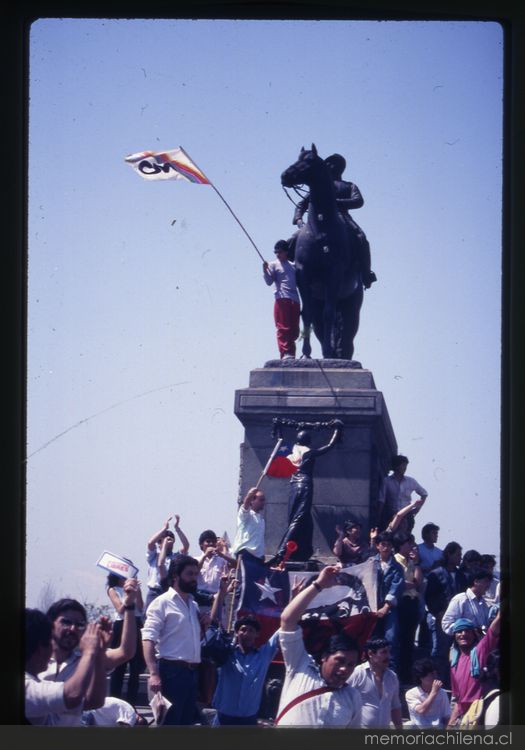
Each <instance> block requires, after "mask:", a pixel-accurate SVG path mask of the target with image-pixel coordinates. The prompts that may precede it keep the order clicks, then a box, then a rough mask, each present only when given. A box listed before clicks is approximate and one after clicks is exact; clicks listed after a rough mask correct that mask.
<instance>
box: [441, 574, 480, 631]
mask: <svg viewBox="0 0 525 750" xmlns="http://www.w3.org/2000/svg"><path fill="white" fill-rule="evenodd" d="M467 581H468V588H467V590H466V591H462V592H461V593H460V594H456V595H455V596H453V597H452V599H451V600H450V602H449V604H448V607H447V609H446V610H445V614H444V615H443V619H442V620H441V627H442V628H443V632H444V633H446V634H447V635H452V634H453V625H454V623H455V622H456V620H459V619H461V618H467V619H468V620H471V621H472V622H473V623H474V625H475V626H476V627H477V628H480V629H481V630H482V631H483V632H484V633H485V632H486V630H487V627H488V625H489V612H490V606H489V605H488V604H487V602H486V600H485V592H486V591H487V589H488V587H489V586H490V582H491V581H492V573H489V571H488V570H483V569H481V568H478V569H477V570H473V571H472V572H470V573H469V575H468V579H467Z"/></svg>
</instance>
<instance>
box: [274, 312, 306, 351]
mask: <svg viewBox="0 0 525 750" xmlns="http://www.w3.org/2000/svg"><path fill="white" fill-rule="evenodd" d="M300 311H301V306H300V305H299V303H298V302H296V301H295V300H293V299H276V300H275V304H274V307H273V317H274V319H275V326H276V328H277V346H278V347H279V354H280V355H281V359H282V357H284V355H285V354H292V355H293V356H294V357H295V341H296V339H297V338H298V336H299V313H300Z"/></svg>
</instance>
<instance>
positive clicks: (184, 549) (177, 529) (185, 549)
mask: <svg viewBox="0 0 525 750" xmlns="http://www.w3.org/2000/svg"><path fill="white" fill-rule="evenodd" d="M179 523H180V516H175V523H174V524H173V528H174V529H175V532H176V534H177V536H178V537H179V539H180V543H181V544H182V549H181V552H182V554H183V555H187V554H188V550H189V548H190V543H189V542H188V537H187V536H186V534H185V533H184V532H183V530H182V529H181V528H180V526H179Z"/></svg>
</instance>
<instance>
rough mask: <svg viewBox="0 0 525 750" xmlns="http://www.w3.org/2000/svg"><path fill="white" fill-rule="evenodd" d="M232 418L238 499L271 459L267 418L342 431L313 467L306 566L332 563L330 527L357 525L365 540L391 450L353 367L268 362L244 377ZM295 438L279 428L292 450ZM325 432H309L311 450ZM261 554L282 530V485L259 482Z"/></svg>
mask: <svg viewBox="0 0 525 750" xmlns="http://www.w3.org/2000/svg"><path fill="white" fill-rule="evenodd" d="M235 414H236V415H237V417H238V418H239V419H240V421H241V422H242V424H243V425H244V428H245V437H244V442H243V443H242V445H241V462H240V464H241V465H240V477H239V498H240V499H241V498H242V497H244V495H245V493H246V492H247V490H248V489H249V488H250V487H252V486H254V485H255V484H256V483H257V481H258V479H259V477H260V475H261V473H262V471H263V469H264V467H265V465H266V463H267V461H268V458H269V456H270V454H271V452H272V449H273V447H274V445H275V442H276V440H275V438H274V437H273V436H272V424H273V423H272V420H273V419H274V417H281V418H285V419H293V420H296V421H304V422H327V421H329V420H331V419H335V418H337V419H340V420H342V421H343V423H344V439H343V443H342V444H339V445H337V446H336V447H335V448H334V449H333V450H332V451H330V452H329V453H327V454H326V455H324V456H320V457H319V458H318V459H317V461H316V466H315V477H314V496H313V509H312V516H313V521H314V535H313V547H314V555H313V557H314V558H318V559H321V560H322V559H323V558H331V557H332V547H333V544H334V541H335V538H336V531H335V526H336V525H337V524H340V523H343V522H344V521H346V520H348V519H352V520H357V521H359V522H360V523H361V524H362V526H363V533H364V534H367V533H368V529H369V526H370V525H372V524H373V523H375V521H376V503H377V497H378V493H379V486H380V482H381V480H382V478H383V477H384V476H385V475H386V474H387V473H388V470H389V468H390V461H391V459H392V456H393V455H395V454H396V453H397V444H396V440H395V436H394V432H393V429H392V425H391V422H390V418H389V416H388V411H387V408H386V404H385V402H384V399H383V394H382V393H381V392H380V391H378V390H377V389H376V387H375V383H374V379H373V376H372V373H371V372H370V370H366V369H364V368H363V367H362V366H361V364H360V363H359V362H355V361H353V360H337V359H335V360H330V359H328V360H315V359H310V360H303V359H300V360H270V361H269V362H267V363H266V364H265V365H264V367H262V368H259V369H255V370H252V372H251V373H250V380H249V386H248V388H244V389H240V390H238V391H236V393H235ZM295 435H296V432H295V430H294V429H293V428H288V427H286V428H284V429H283V437H284V439H285V442H286V443H287V444H290V445H291V444H292V443H293V442H294V439H295ZM330 437H331V432H330V431H329V430H326V431H325V430H323V431H314V432H313V433H312V438H313V442H312V446H313V447H319V446H321V445H325V444H326V443H327V442H328V440H329V438H330ZM261 487H262V489H263V490H264V492H265V494H266V498H267V505H266V511H265V514H266V554H267V555H269V556H272V555H273V554H275V552H276V551H277V546H278V544H279V541H280V540H281V538H282V536H283V533H284V531H285V530H286V528H287V526H288V490H289V481H288V480H286V479H272V478H269V477H265V479H263V482H262V485H261Z"/></svg>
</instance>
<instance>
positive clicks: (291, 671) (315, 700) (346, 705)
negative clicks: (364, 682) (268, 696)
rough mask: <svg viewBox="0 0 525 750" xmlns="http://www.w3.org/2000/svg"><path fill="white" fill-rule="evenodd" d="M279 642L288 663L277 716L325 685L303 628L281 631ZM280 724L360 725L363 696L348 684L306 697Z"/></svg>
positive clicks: (297, 725)
mask: <svg viewBox="0 0 525 750" xmlns="http://www.w3.org/2000/svg"><path fill="white" fill-rule="evenodd" d="M279 642H280V644H281V651H282V655H283V659H284V663H285V665H286V674H285V678H284V685H283V689H282V693H281V699H280V701H279V710H278V712H277V715H278V716H279V714H280V713H281V711H282V710H283V709H284V708H286V706H287V705H288V704H289V703H290V702H291V701H293V700H294V698H296V697H297V696H299V695H303V694H304V693H307V692H309V691H310V690H315V689H316V688H319V687H323V686H325V685H326V683H325V681H324V680H323V678H322V677H321V674H320V672H319V667H318V666H317V664H316V663H315V661H314V660H313V659H312V657H311V656H310V654H309V653H308V652H307V651H306V649H305V647H304V642H303V631H302V630H301V628H298V629H297V630H295V631H293V632H291V633H288V632H286V631H284V630H279ZM278 726H280V727H285V726H296V727H300V726H309V727H312V726H324V727H326V726H340V727H341V726H346V727H360V726H361V697H360V695H359V693H358V691H357V690H355V689H354V688H352V687H350V685H345V686H344V687H342V688H339V689H338V690H332V691H330V692H326V693H321V694H320V695H314V696H312V697H310V698H306V699H305V700H304V701H301V702H300V703H298V704H297V705H296V706H294V707H293V708H291V709H290V710H289V711H288V712H287V713H286V714H285V715H284V716H283V718H282V720H281V721H280V722H279V724H278Z"/></svg>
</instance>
